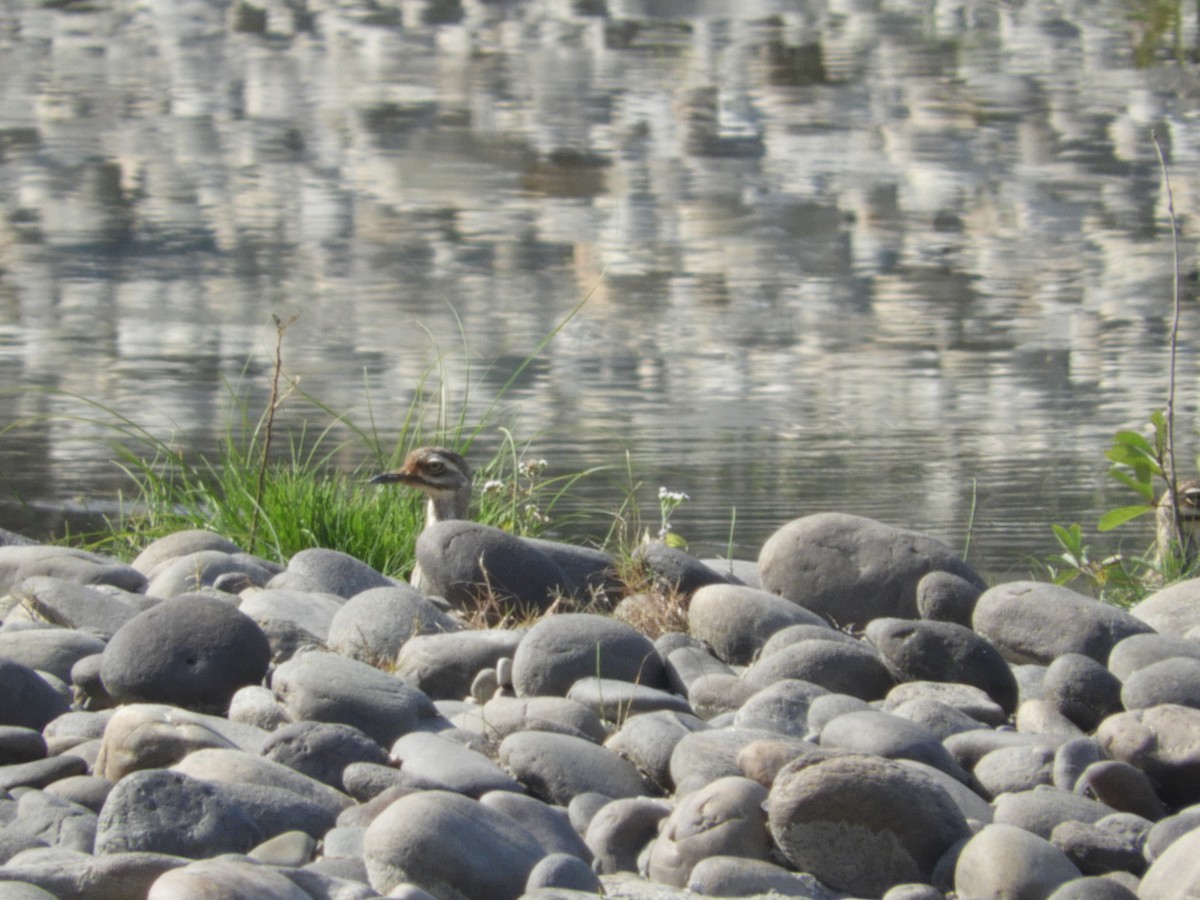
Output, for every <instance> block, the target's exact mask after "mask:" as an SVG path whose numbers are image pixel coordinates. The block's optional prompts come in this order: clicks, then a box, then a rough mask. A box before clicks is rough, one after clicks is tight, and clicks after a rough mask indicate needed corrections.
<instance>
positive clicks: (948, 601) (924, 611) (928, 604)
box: [917, 572, 983, 628]
mask: <svg viewBox="0 0 1200 900" xmlns="http://www.w3.org/2000/svg"><path fill="white" fill-rule="evenodd" d="M982 593H983V588H982V586H980V585H979V584H978V583H977V582H975V581H972V580H968V579H966V578H962V577H960V576H958V575H954V574H953V573H951V572H930V573H929V574H928V575H924V576H922V578H921V580H920V581H918V582H917V613H918V614H919V615H920V616H921V618H922V619H928V620H930V621H932V622H953V623H954V624H956V625H964V626H966V627H967V628H970V627H971V616H972V614H973V613H974V612H975V603H976V601H977V600H979V595H980V594H982Z"/></svg>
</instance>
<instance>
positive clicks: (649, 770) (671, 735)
mask: <svg viewBox="0 0 1200 900" xmlns="http://www.w3.org/2000/svg"><path fill="white" fill-rule="evenodd" d="M707 727H708V726H707V725H705V724H704V722H703V721H702V720H701V719H699V718H697V717H696V716H693V715H689V714H687V713H679V712H672V711H669V710H659V711H656V712H648V713H642V714H640V715H635V716H630V717H629V718H628V719H626V720H625V724H623V725H622V726H621V728H620V730H618V731H617V732H616V733H615V734H614V735H613V736H612V737H610V738H609V739H608V740H607V741H606V742H605V746H606V747H607V748H608V749H609V750H611V751H612V752H613V753H616V754H617V755H618V756H621V757H624V758H625V759H627V760H629V761H630V762H631V763H633V764H634V765H635V766H636V767H637V769H638V771H639V772H641V773H642V776H643V777H644V778H647V779H649V781H650V782H651V784H653V785H654V786H655V787H657V788H659V789H660V790H661V791H662V792H663V793H666V792H667V791H668V787H669V785H670V783H671V753H672V751H673V750H674V749H675V745H676V744H677V743H678V742H679V741H680V740H681V739H682V738H683V736H684V735H686V734H690V733H691V732H693V731H700V730H703V729H705V728H707Z"/></svg>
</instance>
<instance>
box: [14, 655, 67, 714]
mask: <svg viewBox="0 0 1200 900" xmlns="http://www.w3.org/2000/svg"><path fill="white" fill-rule="evenodd" d="M67 709H68V706H67V701H66V700H65V699H63V696H62V695H61V694H60V693H58V691H56V690H55V689H54V688H53V687H51V686H50V684H49V683H47V682H46V680H45V679H44V678H42V677H41V676H40V675H38V673H37V672H35V671H33V669H31V668H29V667H28V666H23V665H21V664H20V663H16V662H13V661H12V660H8V659H2V658H0V725H16V726H18V727H21V728H32V729H33V730H35V731H41V730H42V729H43V728H44V727H45V726H46V724H47V723H48V722H50V721H51V720H53V719H55V718H57V717H58V716H60V715H62V714H63V713H65V712H66V711H67Z"/></svg>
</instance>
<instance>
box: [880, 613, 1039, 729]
mask: <svg viewBox="0 0 1200 900" xmlns="http://www.w3.org/2000/svg"><path fill="white" fill-rule="evenodd" d="M866 637H867V640H868V641H870V642H871V643H872V644H873V645H874V646H875V649H876V650H878V651H879V655H880V656H881V657H882V658H883V661H884V663H885V664H886V665H887V666H888V668H889V669H891V670H892V673H893V674H894V675H895V676H896V679H897V680H898V681H936V682H952V683H956V684H969V685H972V686H974V687H977V688H979V689H980V690H982V691H983V692H984V693H986V694H987V695H988V696H989V697H991V698H992V700H994V701H995V702H996V703H997V704H999V706H1000V708H1001V709H1003V710H1004V711H1005V712H1006V713H1011V712H1013V711H1014V710H1015V709H1016V708H1017V680H1016V678H1015V677H1014V676H1013V673H1012V670H1011V669H1010V668H1009V667H1008V663H1007V662H1006V661H1005V660H1004V657H1003V656H1001V655H1000V651H999V650H997V649H996V648H995V647H994V646H992V644H991V643H989V642H988V641H986V640H984V639H983V638H981V637H980V636H979V635H977V634H975V632H973V631H972V630H971V629H970V628H967V627H965V626H963V625H957V624H955V623H953V622H927V621H921V620H916V621H913V620H910V619H890V618H884V619H875V620H874V621H872V622H870V623H869V624H868V625H867V629H866Z"/></svg>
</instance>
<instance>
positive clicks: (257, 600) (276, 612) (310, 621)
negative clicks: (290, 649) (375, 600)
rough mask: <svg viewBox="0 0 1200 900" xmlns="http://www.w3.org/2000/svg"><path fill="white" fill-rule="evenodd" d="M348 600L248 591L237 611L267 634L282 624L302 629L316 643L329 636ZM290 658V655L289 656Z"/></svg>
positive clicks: (315, 594)
mask: <svg viewBox="0 0 1200 900" xmlns="http://www.w3.org/2000/svg"><path fill="white" fill-rule="evenodd" d="M344 602H345V601H344V600H343V599H342V598H341V597H337V596H335V595H333V594H317V593H306V592H302V591H285V590H280V589H277V588H276V589H262V590H248V591H245V592H244V593H243V594H242V599H241V602H240V603H239V604H238V609H239V610H241V612H242V613H244V614H245V615H247V616H249V617H250V618H251V619H252V620H253V621H254V622H255V623H256V624H257V625H258V627H259V628H262V629H263V631H264V632H268V631H271V630H272V628H278V627H279V623H285V624H286V625H291V626H299V628H300V629H301V630H302V631H303V632H304V633H305V634H309V635H312V636H313V637H315V638H316V639H317V641H320V642H324V641H325V639H326V638H327V637H328V636H329V625H330V623H331V622H332V621H333V617H334V616H335V615H336V614H337V612H338V610H339V609H341V608H342V604H343V603H344ZM288 655H289V656H291V654H288Z"/></svg>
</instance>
